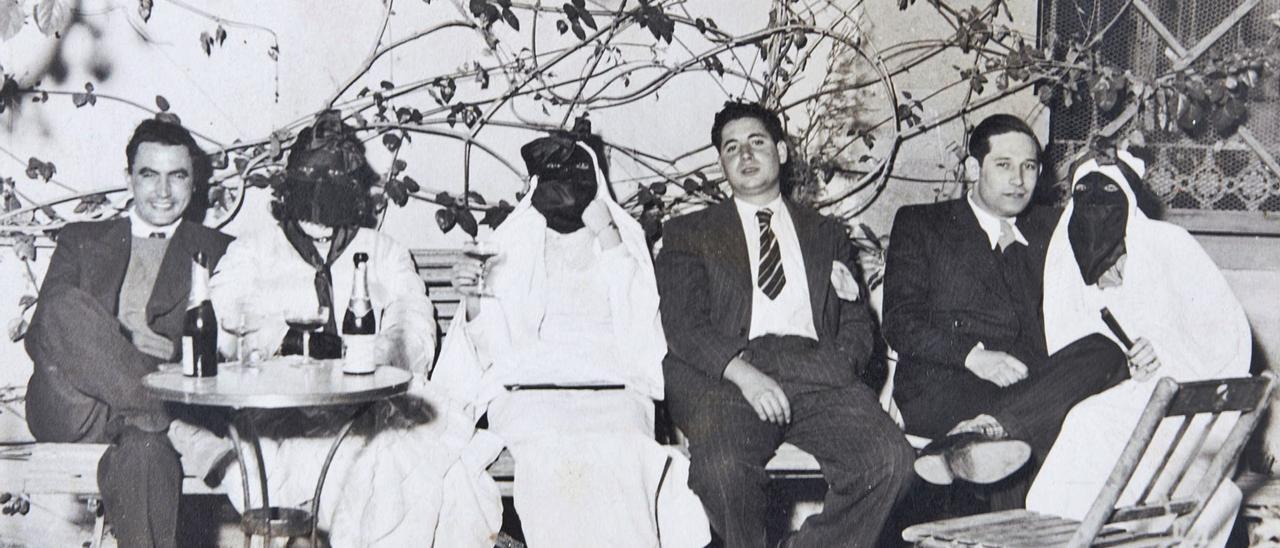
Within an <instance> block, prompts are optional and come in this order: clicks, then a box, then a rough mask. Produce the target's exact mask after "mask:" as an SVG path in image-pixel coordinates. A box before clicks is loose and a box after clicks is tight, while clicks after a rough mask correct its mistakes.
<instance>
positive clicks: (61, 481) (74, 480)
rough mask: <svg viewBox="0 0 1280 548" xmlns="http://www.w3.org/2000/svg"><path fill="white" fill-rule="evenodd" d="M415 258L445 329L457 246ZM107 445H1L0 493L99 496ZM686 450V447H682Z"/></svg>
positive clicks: (782, 472) (791, 460) (507, 466)
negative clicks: (99, 471) (99, 470)
mask: <svg viewBox="0 0 1280 548" xmlns="http://www.w3.org/2000/svg"><path fill="white" fill-rule="evenodd" d="M412 253H413V258H414V260H415V262H416V263H417V265H418V271H419V273H420V275H421V276H422V279H423V281H424V282H426V286H427V293H428V295H429V296H430V297H431V300H432V301H433V302H434V303H435V306H436V314H437V320H438V322H439V325H440V329H441V331H442V332H443V331H446V330H447V329H448V325H449V322H450V321H451V320H452V318H453V315H454V313H455V311H456V310H457V309H458V306H459V303H460V300H461V299H460V297H461V296H460V295H459V294H458V293H457V292H456V291H454V290H453V288H452V287H451V286H450V284H449V275H450V269H451V268H452V266H453V264H455V263H456V262H457V260H458V258H459V257H460V256H461V254H460V252H459V251H457V250H450V249H417V250H413V252H412ZM106 448H107V446H106V445H103V444H70V443H17V444H11V445H0V492H3V493H13V494H32V495H34V494H66V495H77V496H84V497H86V498H92V497H97V495H98V485H97V467H98V460H99V459H100V458H101V457H102V454H103V452H104V451H106ZM680 449H681V451H682V452H684V448H683V447H681V448H680ZM766 469H767V470H768V471H769V473H770V475H771V476H772V477H774V478H778V479H788V478H818V477H821V473H820V471H819V468H818V463H817V460H815V459H814V458H813V457H812V456H811V455H809V454H808V453H806V452H804V451H801V450H800V449H798V448H796V447H794V446H791V445H789V444H784V445H783V446H782V447H781V448H779V450H778V451H777V454H776V455H775V456H774V458H773V459H772V460H771V461H769V463H768V465H767V467H766ZM514 470H515V463H514V462H513V461H512V459H511V455H510V453H508V452H507V451H503V452H502V453H501V454H500V455H499V456H498V459H497V460H496V461H495V462H494V463H493V464H492V465H491V466H490V467H489V474H490V475H491V476H492V477H493V478H494V480H496V481H497V482H498V485H499V488H500V490H501V491H502V494H503V496H511V483H512V479H513V478H514ZM183 493H184V494H188V495H220V494H225V493H224V491H223V490H222V489H221V487H209V486H208V485H205V483H204V482H203V481H202V480H201V479H200V478H195V477H187V478H185V479H184V481H183Z"/></svg>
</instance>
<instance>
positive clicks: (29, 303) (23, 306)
mask: <svg viewBox="0 0 1280 548" xmlns="http://www.w3.org/2000/svg"><path fill="white" fill-rule="evenodd" d="M35 304H36V296H35V295H23V296H22V297H21V298H19V299H18V308H19V309H20V310H22V311H23V312H26V311H27V309H28V308H31V307H33V306H35Z"/></svg>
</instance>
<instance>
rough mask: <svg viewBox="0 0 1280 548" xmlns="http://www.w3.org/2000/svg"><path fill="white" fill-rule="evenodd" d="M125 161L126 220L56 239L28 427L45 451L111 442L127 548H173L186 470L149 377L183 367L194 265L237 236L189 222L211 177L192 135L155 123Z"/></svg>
mask: <svg viewBox="0 0 1280 548" xmlns="http://www.w3.org/2000/svg"><path fill="white" fill-rule="evenodd" d="M125 154H126V158H127V160H128V169H127V170H126V177H127V179H128V184H129V190H130V191H131V192H132V193H133V206H132V209H130V211H129V216H128V217H127V218H122V219H117V220H110V221H103V222H96V223H75V224H70V225H67V226H66V227H65V228H63V229H62V231H61V233H60V234H59V237H58V246H57V249H56V250H55V251H54V253H53V258H52V259H51V260H50V263H49V270H48V272H47V274H46V275H45V278H44V284H43V286H42V287H41V289H40V297H39V301H38V303H39V305H38V307H37V308H36V311H35V316H34V317H33V318H32V321H31V329H30V331H29V332H28V333H27V338H26V347H27V353H28V354H30V356H31V359H32V361H33V362H34V364H35V370H34V372H33V373H32V375H31V381H30V383H29V385H28V388H27V422H28V425H29V427H30V429H31V433H32V434H33V435H34V436H35V438H36V439H37V440H39V441H49V442H63V443H68V442H70V443H109V444H111V445H110V447H109V448H108V449H107V451H106V453H105V454H103V456H102V460H101V461H100V462H99V463H98V487H99V488H100V489H101V490H102V498H103V502H104V504H105V507H106V511H107V517H108V519H109V521H110V522H111V524H112V530H113V532H114V533H115V535H116V538H117V539H118V540H119V541H120V545H121V546H128V547H135V546H144V547H145V546H175V545H176V544H177V535H176V529H177V521H178V519H177V518H178V498H179V495H180V493H181V489H182V468H181V465H180V463H179V461H178V454H177V453H176V452H175V450H174V446H173V444H172V443H171V442H170V440H169V438H168V437H167V435H166V432H167V431H168V429H169V424H170V421H171V416H170V414H169V412H168V411H167V410H166V408H165V406H164V405H163V403H162V402H161V401H159V400H158V399H156V398H155V397H153V396H151V395H150V394H148V393H147V391H146V390H145V389H144V388H143V386H142V377H143V376H144V375H146V374H147V373H150V372H152V371H155V370H156V366H157V365H158V364H160V363H162V362H172V361H175V360H177V359H179V353H178V346H177V342H178V341H179V339H180V338H181V336H182V324H183V317H184V315H185V312H186V308H187V307H186V303H187V295H188V292H189V291H190V287H191V269H192V256H193V255H194V254H195V253H197V252H202V253H204V254H205V256H206V257H208V258H209V260H210V261H212V262H216V261H217V259H218V258H219V257H221V256H222V253H223V252H224V251H225V250H226V247H227V244H228V243H230V241H231V238H230V237H229V236H227V235H225V234H222V233H221V232H218V231H216V230H212V229H209V228H205V227H204V226H202V225H200V224H198V223H195V222H190V221H185V220H183V219H182V216H183V214H184V213H185V212H186V210H187V206H188V204H190V203H191V202H192V201H193V200H192V197H193V196H194V195H195V194H196V193H202V192H205V190H206V189H205V187H206V183H207V180H208V177H209V169H208V167H207V166H208V162H207V159H206V158H205V155H204V153H203V151H201V150H200V147H199V146H198V145H197V144H196V142H195V140H194V139H192V137H191V134H190V133H189V132H187V130H186V129H184V128H183V127H182V126H180V125H178V124H175V123H168V122H164V121H159V120H146V121H144V122H142V123H141V124H140V125H139V126H138V127H137V129H136V130H135V131H134V134H133V137H132V138H131V139H130V141H129V144H128V146H127V147H126V149H125ZM211 264H212V263H211Z"/></svg>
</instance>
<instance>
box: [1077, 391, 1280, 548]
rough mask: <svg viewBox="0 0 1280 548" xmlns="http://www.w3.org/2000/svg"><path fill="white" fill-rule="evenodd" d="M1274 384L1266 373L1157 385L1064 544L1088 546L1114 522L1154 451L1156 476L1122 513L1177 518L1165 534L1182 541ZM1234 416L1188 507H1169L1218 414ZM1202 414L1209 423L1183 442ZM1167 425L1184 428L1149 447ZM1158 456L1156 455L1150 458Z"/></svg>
mask: <svg viewBox="0 0 1280 548" xmlns="http://www.w3.org/2000/svg"><path fill="white" fill-rule="evenodd" d="M1272 381H1273V376H1272V374H1271V373H1269V372H1267V373H1263V374H1262V375H1261V376H1260V377H1243V378H1234V379H1218V380H1210V381H1196V382H1188V383H1182V384H1179V383H1177V382H1174V381H1173V380H1172V379H1169V378H1163V379H1160V381H1159V382H1158V384H1157V386H1156V389H1155V391H1154V392H1153V393H1152V395H1151V399H1150V400H1149V401H1148V402H1147V407H1146V409H1144V410H1143V413H1142V416H1141V418H1140V419H1139V420H1138V425H1137V426H1136V427H1135V428H1134V432H1133V436H1132V437H1130V439H1129V442H1128V444H1127V445H1126V446H1125V448H1124V451H1123V452H1122V453H1121V454H1120V458H1119V460H1117V461H1116V465H1115V467H1114V468H1112V471H1111V475H1110V476H1109V477H1108V478H1107V482H1106V484H1105V485H1104V487H1103V489H1102V491H1101V492H1100V493H1099V494H1098V498H1097V499H1095V500H1094V502H1093V506H1091V507H1090V509H1089V512H1088V514H1086V515H1085V518H1084V520H1083V521H1082V522H1081V524H1080V528H1079V529H1077V530H1076V533H1075V535H1074V536H1073V537H1072V538H1071V540H1070V541H1069V542H1068V544H1067V545H1068V546H1071V547H1077V546H1079V547H1083V546H1088V545H1089V544H1090V543H1091V542H1092V541H1093V539H1094V537H1096V536H1097V535H1098V532H1099V531H1100V530H1101V529H1102V527H1103V525H1105V524H1106V523H1107V522H1108V521H1109V520H1110V519H1111V518H1112V517H1113V516H1118V514H1117V512H1116V508H1115V506H1116V502H1117V501H1118V500H1119V499H1120V496H1121V495H1122V494H1123V493H1124V492H1125V490H1126V488H1127V487H1129V483H1130V481H1131V480H1133V479H1134V478H1133V476H1134V473H1135V472H1136V471H1137V469H1138V464H1139V463H1140V462H1141V461H1142V459H1143V457H1144V455H1147V453H1148V451H1158V452H1159V453H1158V455H1159V458H1160V459H1161V460H1160V461H1159V465H1158V466H1157V470H1156V472H1155V473H1154V474H1152V475H1151V476H1150V477H1149V479H1145V480H1144V479H1142V478H1139V479H1138V480H1137V481H1148V482H1149V483H1148V484H1146V485H1144V486H1142V490H1141V492H1142V496H1141V497H1139V501H1138V504H1137V505H1136V506H1133V507H1129V508H1126V509H1125V511H1124V512H1121V513H1120V514H1123V516H1124V517H1126V518H1130V519H1131V518H1133V517H1135V516H1145V515H1167V514H1168V513H1169V512H1173V513H1175V514H1180V515H1178V517H1177V518H1176V519H1175V520H1174V521H1173V524H1172V525H1171V527H1170V533H1171V534H1173V535H1175V536H1181V535H1183V534H1185V533H1186V532H1187V529H1188V528H1189V527H1190V526H1191V524H1192V523H1194V522H1195V520H1196V518H1197V517H1199V515H1200V512H1201V511H1203V510H1204V506H1205V503H1207V502H1208V500H1209V497H1210V496H1211V495H1212V494H1213V492H1214V491H1215V490H1217V488H1218V486H1219V484H1221V483H1222V480H1223V478H1225V477H1226V476H1227V474H1228V473H1229V472H1230V470H1231V468H1232V467H1233V466H1234V465H1235V463H1236V461H1237V460H1238V459H1239V456H1240V452H1241V451H1242V450H1243V449H1244V445H1245V442H1246V441H1248V439H1249V436H1250V435H1251V434H1252V433H1253V430H1254V428H1255V427H1256V426H1257V424H1258V420H1259V419H1260V418H1261V416H1262V413H1263V411H1264V410H1265V409H1266V406H1267V403H1268V396H1269V395H1270V393H1271V387H1272ZM1236 412H1238V413H1240V416H1239V418H1238V419H1237V420H1236V423H1235V425H1234V426H1233V427H1232V428H1231V431H1230V433H1229V434H1228V435H1227V439H1226V441H1225V442H1223V443H1222V445H1221V446H1220V447H1219V448H1218V449H1217V453H1216V454H1215V455H1214V458H1213V460H1212V461H1211V462H1210V464H1209V466H1208V467H1207V468H1206V470H1205V472H1204V474H1203V475H1201V476H1200V479H1199V481H1198V482H1197V483H1196V484H1195V487H1194V489H1193V490H1192V491H1191V492H1190V493H1189V494H1188V495H1187V497H1185V500H1183V497H1179V500H1178V501H1170V500H1169V499H1170V497H1171V496H1172V495H1173V494H1175V493H1178V489H1177V488H1178V486H1179V484H1180V483H1181V482H1182V481H1183V480H1184V479H1185V478H1186V474H1187V470H1188V468H1189V467H1190V466H1191V465H1192V464H1193V463H1194V461H1195V458H1194V457H1195V456H1196V455H1197V454H1199V452H1200V451H1201V450H1202V449H1203V445H1204V441H1205V439H1206V438H1207V436H1208V433H1209V431H1210V429H1212V428H1213V427H1214V426H1216V425H1217V421H1218V418H1219V417H1220V416H1221V415H1222V414H1223V413H1236ZM1204 414H1208V415H1209V416H1210V418H1209V419H1208V424H1207V425H1206V427H1205V429H1204V431H1203V432H1200V433H1197V434H1196V435H1193V436H1189V437H1188V436H1186V435H1185V434H1186V432H1187V430H1188V427H1189V426H1190V424H1191V422H1192V420H1193V419H1195V417H1196V416H1197V415H1204ZM1166 418H1173V420H1179V421H1181V422H1182V424H1181V425H1180V426H1179V428H1178V432H1177V434H1176V435H1175V436H1174V439H1173V440H1172V442H1171V443H1169V444H1157V445H1156V446H1152V444H1151V441H1152V439H1153V438H1154V437H1155V435H1156V431H1157V429H1159V427H1160V424H1161V422H1163V421H1164V420H1165V419H1166ZM1156 454H1157V453H1153V454H1152V456H1155V455H1156ZM1182 455H1185V458H1178V457H1180V456H1182ZM1157 485H1159V486H1161V488H1160V489H1158V490H1157V489H1156V488H1155V487H1156V486H1157ZM1157 508H1159V509H1162V510H1161V511H1158V512H1156V511H1152V512H1149V513H1147V512H1144V509H1152V510H1154V509H1157Z"/></svg>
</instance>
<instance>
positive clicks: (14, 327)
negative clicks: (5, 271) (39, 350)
mask: <svg viewBox="0 0 1280 548" xmlns="http://www.w3.org/2000/svg"><path fill="white" fill-rule="evenodd" d="M28 327H30V326H29V325H28V324H27V320H25V319H23V318H21V317H18V318H14V319H12V320H9V340H11V341H13V342H18V341H20V340H22V337H25V336H26V335H27V328H28ZM8 509H9V507H8V506H6V507H5V510H8Z"/></svg>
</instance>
